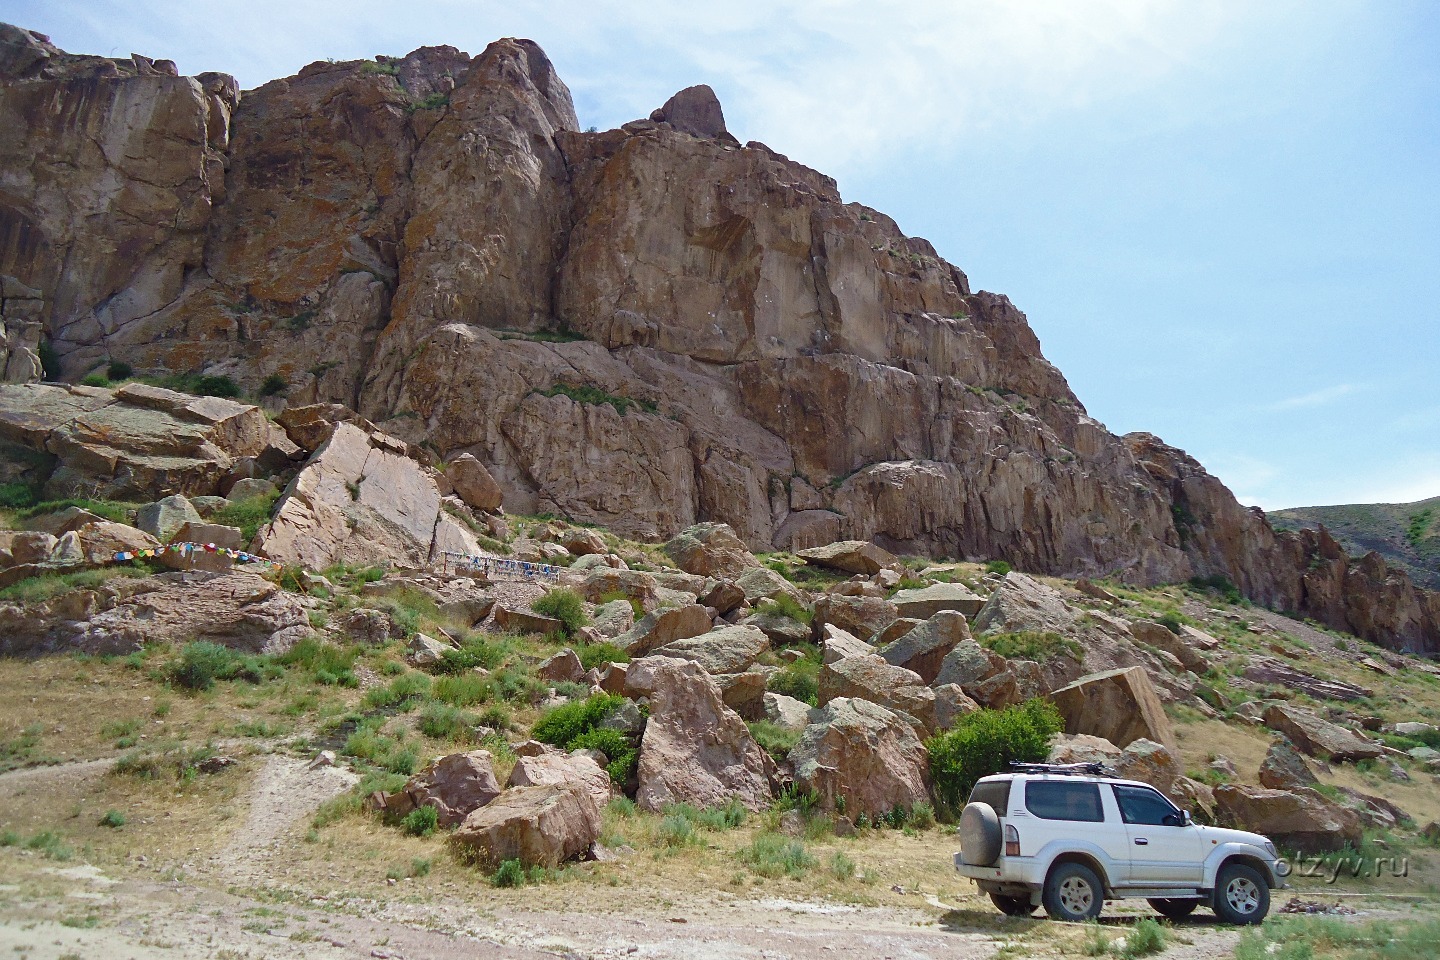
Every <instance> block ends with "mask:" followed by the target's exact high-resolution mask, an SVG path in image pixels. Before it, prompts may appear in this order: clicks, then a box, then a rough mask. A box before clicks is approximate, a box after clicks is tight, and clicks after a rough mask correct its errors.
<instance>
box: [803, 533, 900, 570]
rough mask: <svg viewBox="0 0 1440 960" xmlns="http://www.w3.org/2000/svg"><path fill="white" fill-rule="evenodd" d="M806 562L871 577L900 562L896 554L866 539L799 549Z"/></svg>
mask: <svg viewBox="0 0 1440 960" xmlns="http://www.w3.org/2000/svg"><path fill="white" fill-rule="evenodd" d="M799 554H800V556H801V557H802V558H803V559H804V560H805V562H806V563H809V564H813V565H814V566H817V567H828V568H829V569H831V570H839V571H841V572H842V573H861V574H864V575H865V576H867V577H869V576H872V575H874V574H877V573H879V572H880V571H881V570H882V569H884V568H885V567H888V566H891V565H892V564H895V563H898V562H899V561H897V560H896V559H895V555H894V554H892V553H890V551H888V550H882V549H881V548H880V547H877V546H875V544H873V543H869V542H867V541H865V540H842V541H840V542H838V543H830V544H826V545H825V546H823V547H811V548H810V549H808V550H801V551H799Z"/></svg>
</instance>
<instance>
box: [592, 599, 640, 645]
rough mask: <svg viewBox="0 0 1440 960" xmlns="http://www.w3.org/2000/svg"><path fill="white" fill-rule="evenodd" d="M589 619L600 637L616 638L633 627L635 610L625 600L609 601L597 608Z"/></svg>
mask: <svg viewBox="0 0 1440 960" xmlns="http://www.w3.org/2000/svg"><path fill="white" fill-rule="evenodd" d="M590 619H591V620H592V621H594V624H595V629H596V630H598V631H600V635H601V636H602V637H611V638H613V637H618V636H620V634H622V633H624V632H625V631H627V630H629V629H630V628H631V627H633V626H635V608H634V607H632V606H630V603H629V601H627V600H611V601H609V602H607V603H602V604H600V605H599V606H597V607H596V608H595V612H594V613H593V614H591V615H590Z"/></svg>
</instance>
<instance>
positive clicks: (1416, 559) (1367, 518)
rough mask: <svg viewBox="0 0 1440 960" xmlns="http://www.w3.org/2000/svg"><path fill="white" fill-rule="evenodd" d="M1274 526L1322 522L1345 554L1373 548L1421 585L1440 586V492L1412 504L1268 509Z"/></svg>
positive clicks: (1307, 526)
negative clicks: (1344, 550) (1435, 495)
mask: <svg viewBox="0 0 1440 960" xmlns="http://www.w3.org/2000/svg"><path fill="white" fill-rule="evenodd" d="M1266 519H1268V520H1269V521H1270V525H1271V526H1273V527H1274V528H1275V529H1276V530H1306V529H1308V530H1318V529H1319V528H1320V527H1321V526H1324V527H1325V528H1326V529H1327V530H1329V531H1330V533H1331V535H1333V536H1334V537H1335V539H1336V541H1338V542H1339V543H1340V545H1341V546H1343V547H1344V548H1345V549H1346V550H1347V551H1348V552H1349V553H1351V554H1357V555H1358V554H1363V553H1368V552H1370V551H1371V550H1373V551H1375V552H1376V553H1378V554H1380V555H1381V556H1382V557H1384V558H1385V562H1386V563H1389V564H1391V565H1392V566H1395V567H1398V568H1400V569H1401V570H1404V571H1405V572H1406V573H1407V574H1409V576H1410V579H1412V580H1414V581H1415V583H1416V584H1418V585H1419V586H1422V587H1425V588H1426V589H1429V590H1437V589H1440V497H1431V498H1430V499H1428V500H1417V501H1416V502H1414V503H1351V504H1344V505H1341V506H1333V507H1293V508H1291V509H1288V510H1272V511H1270V512H1269V513H1268V514H1266Z"/></svg>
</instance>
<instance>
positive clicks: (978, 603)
mask: <svg viewBox="0 0 1440 960" xmlns="http://www.w3.org/2000/svg"><path fill="white" fill-rule="evenodd" d="M890 602H891V603H893V604H894V605H895V611H896V613H897V614H898V615H899V616H902V617H913V618H914V619H916V620H927V619H929V618H930V617H933V616H935V614H937V613H939V612H940V611H942V610H951V611H954V612H956V613H959V614H961V615H962V616H965V617H973V616H975V615H976V614H978V613H979V612H980V609H981V607H983V606H984V604H985V600H984V598H982V597H979V596H976V594H975V592H974V591H972V590H971V589H970V588H969V587H967V586H965V585H964V584H963V583H932V584H931V585H930V586H928V587H922V588H921V589H918V590H900V591H898V592H897V593H896V594H895V596H893V597H891V598H890Z"/></svg>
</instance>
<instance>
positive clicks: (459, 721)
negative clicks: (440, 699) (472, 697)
mask: <svg viewBox="0 0 1440 960" xmlns="http://www.w3.org/2000/svg"><path fill="white" fill-rule="evenodd" d="M479 723H480V719H479V718H478V717H476V716H475V715H474V714H471V713H466V712H465V711H464V710H461V709H459V708H457V707H452V706H451V705H450V704H448V703H434V702H432V703H428V704H426V705H425V709H423V710H421V711H420V732H421V733H423V734H425V736H427V737H431V738H433V739H435V740H449V741H451V742H452V743H466V742H468V741H470V740H473V739H474V738H475V727H477V726H478V725H479Z"/></svg>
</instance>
